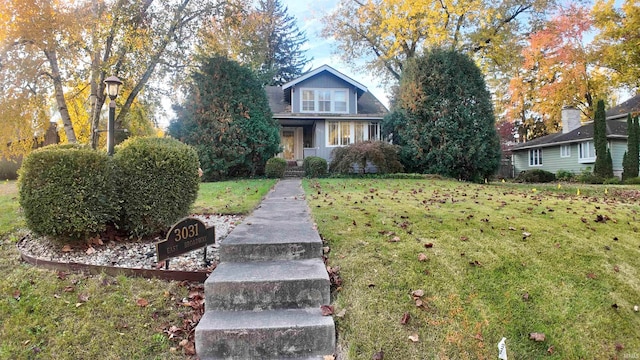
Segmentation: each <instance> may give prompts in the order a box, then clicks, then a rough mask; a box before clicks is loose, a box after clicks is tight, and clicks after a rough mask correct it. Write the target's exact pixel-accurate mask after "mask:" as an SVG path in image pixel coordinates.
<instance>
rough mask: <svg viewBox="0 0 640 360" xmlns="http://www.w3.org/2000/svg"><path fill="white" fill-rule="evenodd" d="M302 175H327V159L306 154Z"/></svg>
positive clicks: (317, 176) (316, 176)
mask: <svg viewBox="0 0 640 360" xmlns="http://www.w3.org/2000/svg"><path fill="white" fill-rule="evenodd" d="M302 166H303V168H304V175H305V176H307V177H310V178H319V177H324V176H327V160H325V159H323V158H321V157H319V156H307V157H306V158H304V163H303V165H302Z"/></svg>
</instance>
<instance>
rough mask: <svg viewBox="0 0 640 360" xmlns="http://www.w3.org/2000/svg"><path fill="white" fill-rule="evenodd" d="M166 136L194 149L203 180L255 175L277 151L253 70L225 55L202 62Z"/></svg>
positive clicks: (272, 125)
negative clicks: (196, 152)
mask: <svg viewBox="0 0 640 360" xmlns="http://www.w3.org/2000/svg"><path fill="white" fill-rule="evenodd" d="M176 109H177V114H178V116H177V118H176V119H174V120H173V121H172V122H171V124H170V125H169V128H168V132H169V134H170V135H171V136H173V137H175V138H177V139H178V140H180V141H182V142H184V143H187V144H189V145H192V146H194V147H195V148H196V149H197V151H198V155H199V158H200V166H201V167H202V170H203V172H204V179H205V180H209V181H211V180H219V179H224V178H229V177H240V176H253V175H256V174H260V173H262V172H263V171H264V165H265V163H266V162H267V160H268V159H269V158H271V157H272V156H274V155H275V154H276V153H278V152H279V146H280V136H279V127H278V124H277V122H276V121H275V120H274V119H273V117H272V114H271V110H270V109H269V103H268V100H267V95H266V93H265V91H264V89H263V87H262V84H261V83H260V81H259V80H258V78H257V77H256V76H255V74H254V73H253V71H252V70H251V69H249V68H248V67H246V66H241V65H240V64H238V63H237V62H235V61H232V60H229V59H227V58H225V57H220V56H214V57H209V58H203V59H201V60H200V66H199V69H198V70H197V71H196V72H195V73H194V74H193V76H192V82H191V85H190V88H189V92H188V95H187V98H186V100H185V102H184V103H183V104H182V105H181V106H179V107H177V108H176Z"/></svg>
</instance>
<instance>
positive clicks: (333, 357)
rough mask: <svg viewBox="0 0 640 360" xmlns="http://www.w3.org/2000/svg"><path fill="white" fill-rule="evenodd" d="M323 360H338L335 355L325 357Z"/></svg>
mask: <svg viewBox="0 0 640 360" xmlns="http://www.w3.org/2000/svg"><path fill="white" fill-rule="evenodd" d="M322 360H336V357H335V356H333V355H325V356H323V357H322Z"/></svg>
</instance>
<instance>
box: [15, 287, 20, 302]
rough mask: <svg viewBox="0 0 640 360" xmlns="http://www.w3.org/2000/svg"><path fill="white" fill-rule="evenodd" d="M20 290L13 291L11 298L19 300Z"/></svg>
mask: <svg viewBox="0 0 640 360" xmlns="http://www.w3.org/2000/svg"><path fill="white" fill-rule="evenodd" d="M20 294H21V293H20V290H16V291H14V292H13V298H14V299H16V300H18V301H20Z"/></svg>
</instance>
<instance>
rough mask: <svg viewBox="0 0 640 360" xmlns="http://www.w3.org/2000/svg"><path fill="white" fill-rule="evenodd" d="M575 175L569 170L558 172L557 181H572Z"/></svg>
mask: <svg viewBox="0 0 640 360" xmlns="http://www.w3.org/2000/svg"><path fill="white" fill-rule="evenodd" d="M574 177H575V175H574V174H573V173H572V172H571V171H568V170H558V171H557V172H556V179H558V180H560V181H572V180H573V179H574Z"/></svg>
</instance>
